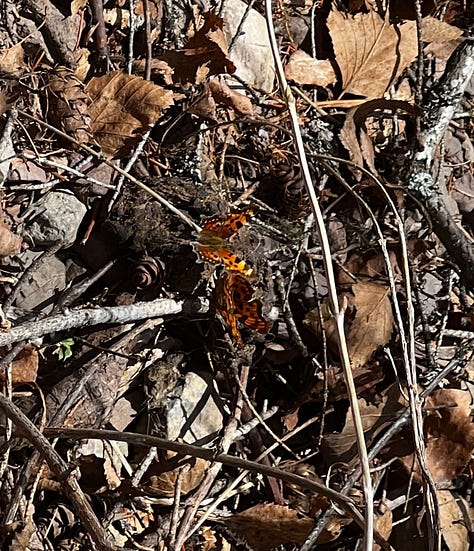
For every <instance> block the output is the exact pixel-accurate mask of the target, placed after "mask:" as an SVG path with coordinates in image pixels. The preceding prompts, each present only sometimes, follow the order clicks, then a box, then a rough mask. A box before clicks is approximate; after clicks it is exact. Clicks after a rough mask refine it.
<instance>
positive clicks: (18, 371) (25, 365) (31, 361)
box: [0, 344, 38, 385]
mask: <svg viewBox="0 0 474 551" xmlns="http://www.w3.org/2000/svg"><path fill="white" fill-rule="evenodd" d="M37 374H38V351H37V350H36V348H35V347H34V346H33V345H32V344H26V345H25V347H24V348H23V350H22V351H21V352H20V353H19V354H18V356H17V357H16V358H15V359H14V360H13V362H12V367H11V379H12V383H13V385H20V384H24V383H34V382H35V381H36V376H37ZM0 381H1V382H2V383H3V382H4V381H5V372H2V373H0Z"/></svg>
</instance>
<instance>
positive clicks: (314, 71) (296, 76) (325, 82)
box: [285, 50, 336, 87]
mask: <svg viewBox="0 0 474 551" xmlns="http://www.w3.org/2000/svg"><path fill="white" fill-rule="evenodd" d="M285 75H286V78H288V79H290V80H294V81H295V82H296V83H297V84H312V85H314V86H322V87H326V86H329V85H330V84H334V83H335V82H336V74H335V73H334V69H333V68H332V65H331V62H330V61H328V60H327V59H315V58H314V57H311V56H310V55H308V54H307V53H306V52H304V51H303V50H296V52H294V53H293V54H291V57H290V59H289V60H288V63H287V65H286V67H285Z"/></svg>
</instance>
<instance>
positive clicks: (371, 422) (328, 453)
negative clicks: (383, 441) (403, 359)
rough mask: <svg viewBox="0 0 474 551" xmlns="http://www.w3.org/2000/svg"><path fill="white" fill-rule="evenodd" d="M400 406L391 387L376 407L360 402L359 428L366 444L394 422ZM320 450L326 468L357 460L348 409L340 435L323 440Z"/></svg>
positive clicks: (331, 435) (350, 413)
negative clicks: (322, 453) (327, 465)
mask: <svg viewBox="0 0 474 551" xmlns="http://www.w3.org/2000/svg"><path fill="white" fill-rule="evenodd" d="M403 402H404V401H403V398H402V397H401V395H400V391H399V390H398V386H397V385H392V386H390V387H389V388H388V389H386V391H385V392H384V393H383V396H382V399H381V400H380V401H379V402H378V403H376V404H372V403H369V402H367V400H365V399H364V398H359V400H358V403H359V409H360V415H361V420H362V427H363V429H364V434H365V436H366V440H367V443H370V442H372V440H373V439H374V438H375V437H376V436H377V434H379V432H380V431H381V430H383V429H384V428H385V427H386V426H387V425H389V424H390V423H392V422H393V421H395V419H397V417H398V415H399V413H400V411H401V410H403V409H404V408H405V407H406V404H404V403H403ZM323 449H324V459H325V462H326V463H327V464H331V463H334V462H335V461H342V462H344V463H348V462H350V461H353V460H354V458H355V457H357V441H356V436H355V429H354V421H353V417H352V410H351V409H350V408H349V409H348V411H347V415H346V422H345V424H344V428H343V429H342V431H341V432H340V433H334V434H331V433H329V434H326V435H325V436H324V448H323Z"/></svg>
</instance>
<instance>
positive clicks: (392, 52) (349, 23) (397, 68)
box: [327, 9, 418, 98]
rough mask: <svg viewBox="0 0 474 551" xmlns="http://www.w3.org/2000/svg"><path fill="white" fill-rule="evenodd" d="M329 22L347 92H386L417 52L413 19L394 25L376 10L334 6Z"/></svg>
mask: <svg viewBox="0 0 474 551" xmlns="http://www.w3.org/2000/svg"><path fill="white" fill-rule="evenodd" d="M327 24H328V27H329V32H330V35H331V38H332V42H333V46H334V53H335V55H336V62H337V64H338V66H339V69H340V71H341V75H342V90H343V92H344V93H351V94H357V95H360V96H365V97H368V98H377V97H381V96H383V94H384V93H385V91H386V90H387V88H388V87H389V86H390V84H391V83H392V82H393V81H394V79H395V78H396V77H398V76H399V75H400V74H401V73H402V71H403V70H404V69H406V67H408V65H410V63H411V62H412V61H413V60H414V59H415V57H416V55H417V51H418V45H417V40H416V25H415V23H414V22H413V21H409V22H406V23H404V24H402V25H391V24H390V23H389V22H388V20H383V19H382V18H381V17H380V15H378V14H377V13H376V12H375V11H371V12H369V13H358V14H356V15H355V16H351V15H346V14H344V13H342V12H340V11H337V10H335V9H333V10H332V11H331V12H330V14H329V17H328V21H327Z"/></svg>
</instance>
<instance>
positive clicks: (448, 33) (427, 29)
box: [421, 17, 464, 43]
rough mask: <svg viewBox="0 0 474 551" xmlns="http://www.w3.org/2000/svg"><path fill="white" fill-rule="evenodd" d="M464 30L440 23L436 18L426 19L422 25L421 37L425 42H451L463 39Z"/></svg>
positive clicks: (443, 22)
mask: <svg viewBox="0 0 474 551" xmlns="http://www.w3.org/2000/svg"><path fill="white" fill-rule="evenodd" d="M463 32H464V31H463V30H462V29H460V28H458V27H455V26H454V25H450V24H449V23H446V22H445V21H440V20H439V19H436V17H424V18H423V20H422V25H421V36H422V39H423V42H438V43H440V42H449V41H450V40H456V39H457V38H459V37H461V36H462V34H463Z"/></svg>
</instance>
